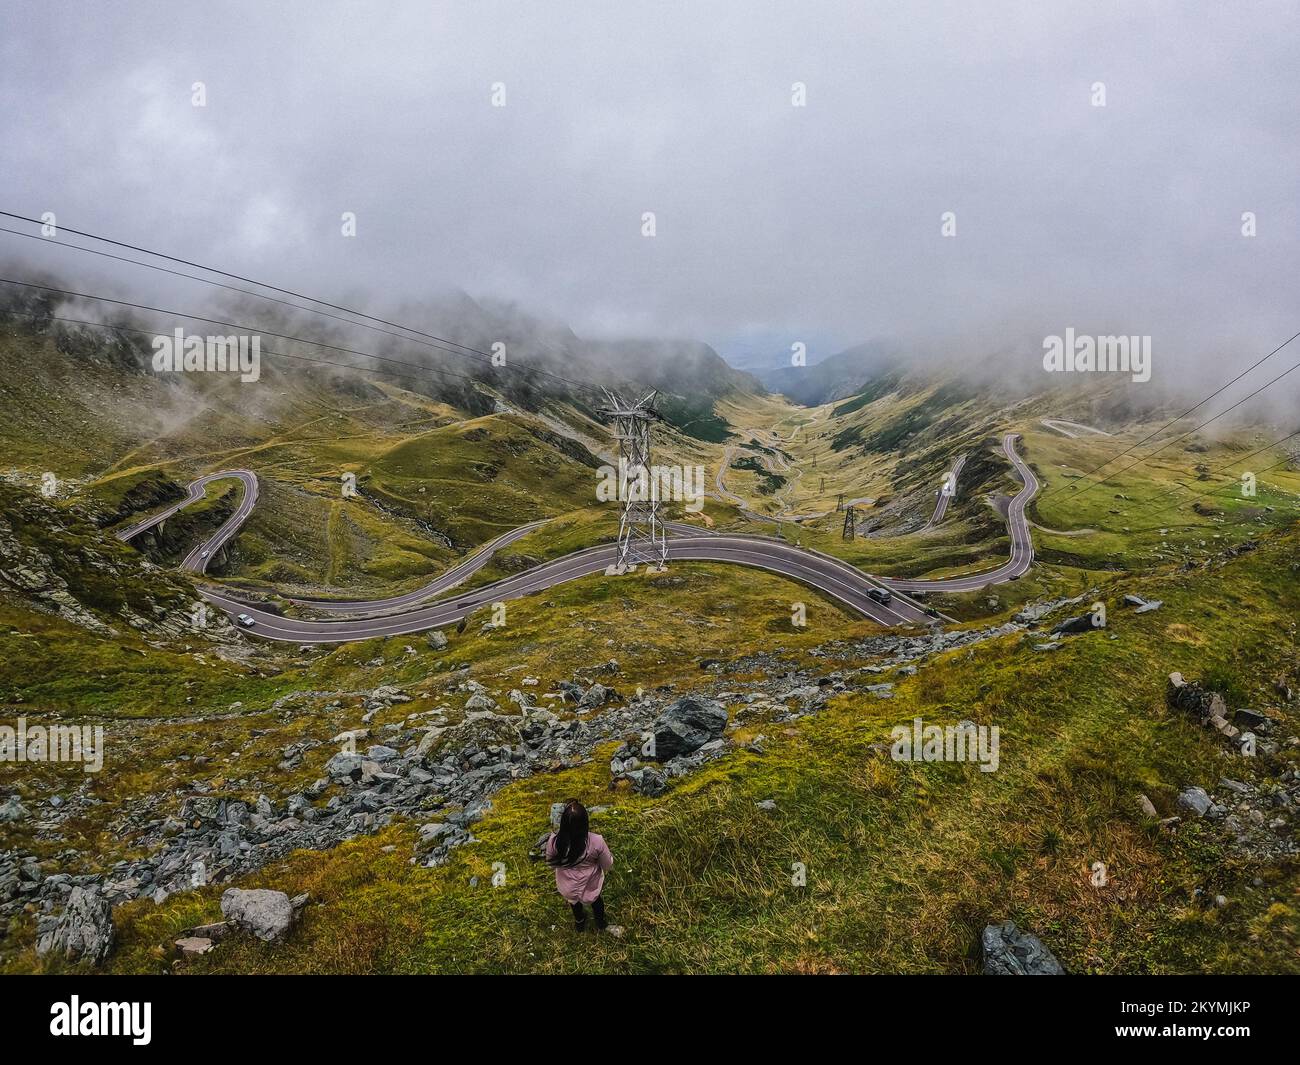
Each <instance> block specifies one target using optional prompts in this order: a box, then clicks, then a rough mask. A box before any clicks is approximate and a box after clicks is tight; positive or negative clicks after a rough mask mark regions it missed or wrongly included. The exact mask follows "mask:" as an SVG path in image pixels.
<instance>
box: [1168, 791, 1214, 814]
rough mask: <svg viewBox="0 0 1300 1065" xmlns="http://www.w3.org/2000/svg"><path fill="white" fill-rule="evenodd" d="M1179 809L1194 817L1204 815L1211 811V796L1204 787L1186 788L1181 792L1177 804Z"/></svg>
mask: <svg viewBox="0 0 1300 1065" xmlns="http://www.w3.org/2000/svg"><path fill="white" fill-rule="evenodd" d="M1175 805H1177V807H1178V809H1180V810H1182V811H1183V813H1185V814H1190V815H1192V816H1193V817H1204V816H1205V815H1206V814H1207V813H1209V812H1210V806H1211V803H1210V796H1209V795H1208V794H1206V791H1205V789H1204V788H1185V789H1184V790H1183V791H1181V792H1179V794H1178V800H1177V802H1176V804H1175Z"/></svg>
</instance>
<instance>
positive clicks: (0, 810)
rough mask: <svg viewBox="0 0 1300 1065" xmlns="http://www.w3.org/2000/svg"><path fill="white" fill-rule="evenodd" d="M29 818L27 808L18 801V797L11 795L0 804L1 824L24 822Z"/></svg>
mask: <svg viewBox="0 0 1300 1065" xmlns="http://www.w3.org/2000/svg"><path fill="white" fill-rule="evenodd" d="M26 817H27V807H25V806H24V805H23V804H22V803H20V802H19V801H18V796H17V795H10V796H9V798H7V799H6V800H5V801H4V803H3V804H0V822H8V821H22V820H24V819H25V818H26Z"/></svg>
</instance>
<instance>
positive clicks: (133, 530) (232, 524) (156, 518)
mask: <svg viewBox="0 0 1300 1065" xmlns="http://www.w3.org/2000/svg"><path fill="white" fill-rule="evenodd" d="M232 477H233V478H235V479H237V480H239V481H240V482H242V483H243V485H244V494H243V497H242V498H241V499H240V501H239V506H237V507H236V508H235V512H234V513H233V514H232V515H230V517H228V518H227V519H226V520H225V521H223V522H222V523H221V527H220V528H219V529H217V531H216V532H215V533H213V534H212V536H211V537H210V538H209V539H208V540H206V541H205V542H203V543H200V544H198V545H196V546H195V547H194V548H193V550H191V551H190V553H189V554H188V555H186V556H185V558H184V559H183V560H182V561H181V569H187V570H190V571H192V572H194V573H203V572H204V571H205V570H207V568H208V562H210V561H211V559H212V556H213V555H215V554H216V553H217V552H218V551H220V550H221V549H222V547H224V546H225V545H226V543H227V542H228V541H229V540H230V538H231V537H233V536H234V535H235V533H237V532H239V529H240V527H241V526H242V525H243V524H244V522H245V521H246V520H247V519H248V516H249V515H250V514H251V513H253V507H255V506H256V505H257V474H255V473H253V471H252V470H221V471H220V472H218V473H209V474H205V475H204V476H202V477H200V478H198V480H195V481H191V482H190V484H189V488H188V491H189V495H187V496H186V497H185V498H184V499H182V500H181V501H180V502H179V503H174V504H172V505H171V506H170V507H168V508H167V509H166V510H164V511H162V512H161V513H159V514H155V515H153V517H150V518H145V519H144V521H139V522H136V523H135V524H134V525H132V526H130V527H128V528H126V529H123V530H121V531H120V532H119V533H118V534H117V538H118V539H119V540H130V539H131V538H132V537H135V536H139V535H140V533H142V532H144V531H145V530H146V529H152V528H153V527H154V526H155V525H159V524H161V523H162V522H164V521H165V520H166V519H168V518H170V517H171V516H172V515H173V514H175V513H176V512H177V511H178V510H180V509H182V508H183V507H188V506H189V505H190V504H191V503H197V502H198V501H199V500H200V499H202V498H203V496H204V493H205V492H206V491H207V487H208V485H210V484H211V483H212V482H213V481H225V480H228V479H230V478H232Z"/></svg>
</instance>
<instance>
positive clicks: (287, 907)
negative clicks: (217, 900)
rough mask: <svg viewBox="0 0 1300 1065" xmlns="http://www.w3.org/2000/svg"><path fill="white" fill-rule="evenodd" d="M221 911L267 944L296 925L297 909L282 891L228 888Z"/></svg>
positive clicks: (222, 898) (227, 917)
mask: <svg viewBox="0 0 1300 1065" xmlns="http://www.w3.org/2000/svg"><path fill="white" fill-rule="evenodd" d="M221 913H222V915H223V916H224V917H225V918H226V919H227V920H229V921H234V922H235V924H237V925H239V927H240V928H242V929H244V930H245V931H248V932H252V933H253V935H255V936H257V938H258V939H261V940H263V941H265V942H267V943H272V942H274V941H275V940H277V939H279V938H280V937H281V936H283V935H284V934H285V933H286V932H287V931H289V927H290V926H291V925H292V924H293V918H294V908H293V903H292V902H291V901H290V900H289V896H288V895H286V894H285V893H284V892H283V891H270V890H268V889H266V888H255V889H253V890H251V891H246V890H244V889H243V888H229V889H227V891H226V892H225V894H224V895H222V896H221Z"/></svg>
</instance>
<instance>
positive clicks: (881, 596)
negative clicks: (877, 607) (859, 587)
mask: <svg viewBox="0 0 1300 1065" xmlns="http://www.w3.org/2000/svg"><path fill="white" fill-rule="evenodd" d="M867 598H868V599H871V600H873V601H875V602H877V603H880V604H881V605H882V606H888V605H889V604H890V603H892V602H893V601H894V593H893V592H891V591H889V590H888V589H887V588H868V589H867Z"/></svg>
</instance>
